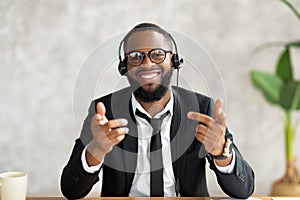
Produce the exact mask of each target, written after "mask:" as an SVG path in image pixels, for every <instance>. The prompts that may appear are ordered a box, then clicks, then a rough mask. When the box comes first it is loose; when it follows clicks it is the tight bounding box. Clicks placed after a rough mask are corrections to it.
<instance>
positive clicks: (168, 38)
mask: <svg viewBox="0 0 300 200" xmlns="http://www.w3.org/2000/svg"><path fill="white" fill-rule="evenodd" d="M147 30H153V31H155V32H158V33H160V34H162V35H163V36H164V37H165V40H166V41H167V42H168V43H169V44H170V47H172V39H171V37H172V36H171V35H170V34H169V33H168V32H167V31H165V30H164V29H162V28H161V27H160V26H158V25H156V24H153V23H140V24H138V25H136V26H135V27H133V28H132V29H131V30H130V31H129V32H128V33H127V34H126V35H125V37H124V39H123V40H122V42H124V50H125V48H126V44H127V41H128V39H129V38H130V36H131V35H132V34H133V33H135V32H139V31H147Z"/></svg>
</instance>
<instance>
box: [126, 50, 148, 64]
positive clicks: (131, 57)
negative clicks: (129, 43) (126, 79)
mask: <svg viewBox="0 0 300 200" xmlns="http://www.w3.org/2000/svg"><path fill="white" fill-rule="evenodd" d="M127 59H128V63H129V64H131V65H133V66H138V65H140V64H142V62H143V60H144V54H143V53H141V52H137V51H136V52H130V53H129V54H128V56H127Z"/></svg>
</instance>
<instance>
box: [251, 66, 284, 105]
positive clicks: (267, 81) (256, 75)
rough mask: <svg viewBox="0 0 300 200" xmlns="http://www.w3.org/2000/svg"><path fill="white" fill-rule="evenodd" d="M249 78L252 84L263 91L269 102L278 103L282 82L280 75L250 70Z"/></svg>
mask: <svg viewBox="0 0 300 200" xmlns="http://www.w3.org/2000/svg"><path fill="white" fill-rule="evenodd" d="M251 80H252V83H253V84H254V86H255V87H256V88H257V89H259V90H260V91H261V92H262V93H263V95H264V96H265V98H266V99H267V100H268V101H269V102H270V103H273V104H276V103H279V100H280V91H281V88H282V86H283V83H284V82H283V80H282V79H281V78H280V77H278V76H276V75H273V74H270V73H266V72H261V71H256V70H253V71H251Z"/></svg>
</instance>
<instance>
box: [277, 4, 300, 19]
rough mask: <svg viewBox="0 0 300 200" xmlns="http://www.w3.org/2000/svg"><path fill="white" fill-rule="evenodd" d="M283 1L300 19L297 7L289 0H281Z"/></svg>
mask: <svg viewBox="0 0 300 200" xmlns="http://www.w3.org/2000/svg"><path fill="white" fill-rule="evenodd" d="M281 1H282V2H283V3H285V4H286V5H287V6H288V7H289V8H290V9H291V10H292V12H293V13H294V14H295V15H296V16H297V18H298V19H299V20H300V13H299V12H298V11H297V10H296V8H295V7H294V6H293V5H292V4H291V3H290V2H289V1H287V0H281Z"/></svg>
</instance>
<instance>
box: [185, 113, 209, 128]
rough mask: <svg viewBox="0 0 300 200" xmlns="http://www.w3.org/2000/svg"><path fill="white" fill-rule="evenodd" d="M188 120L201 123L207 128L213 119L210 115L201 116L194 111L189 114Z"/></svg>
mask: <svg viewBox="0 0 300 200" xmlns="http://www.w3.org/2000/svg"><path fill="white" fill-rule="evenodd" d="M187 118H189V119H191V120H194V121H198V122H201V123H203V124H204V125H206V126H209V124H210V122H211V120H212V118H211V117H209V116H208V115H205V114H201V113H198V112H193V111H191V112H188V114H187Z"/></svg>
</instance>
